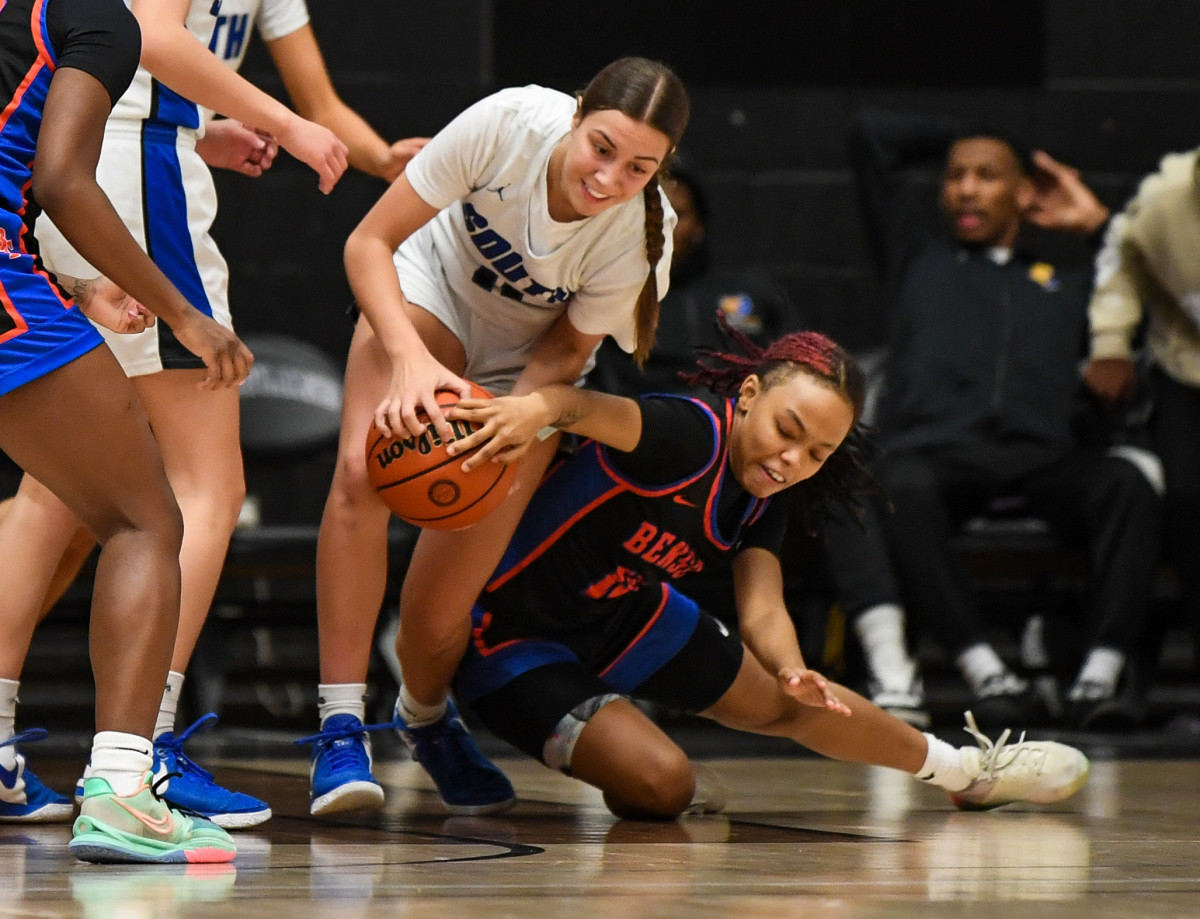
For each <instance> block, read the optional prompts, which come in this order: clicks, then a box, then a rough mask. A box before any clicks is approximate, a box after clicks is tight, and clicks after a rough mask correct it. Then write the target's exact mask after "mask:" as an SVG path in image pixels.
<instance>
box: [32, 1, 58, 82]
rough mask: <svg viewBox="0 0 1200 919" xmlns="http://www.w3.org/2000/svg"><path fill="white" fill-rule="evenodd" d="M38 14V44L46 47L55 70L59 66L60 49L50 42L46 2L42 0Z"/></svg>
mask: <svg viewBox="0 0 1200 919" xmlns="http://www.w3.org/2000/svg"><path fill="white" fill-rule="evenodd" d="M38 6H39V9H38V16H37V23H38V33H39V35H38V39H37V44H38V46H39V47H40V48H44V49H45V52H46V56H47V57H48V58H49V59H50V61H49V63H50V69H51V70H53V69H54V68H55V67H57V66H58V49H57V48H55V47H54V45H53V44H52V43H51V42H50V28H49V26H47V25H46V2H45V0H40V2H39V4H38Z"/></svg>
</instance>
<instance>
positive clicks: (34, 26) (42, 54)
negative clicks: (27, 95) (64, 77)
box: [29, 0, 55, 73]
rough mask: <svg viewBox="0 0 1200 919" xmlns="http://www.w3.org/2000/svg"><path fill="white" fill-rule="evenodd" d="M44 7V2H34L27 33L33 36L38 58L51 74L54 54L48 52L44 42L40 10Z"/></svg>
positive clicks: (44, 36) (50, 51) (48, 48)
mask: <svg viewBox="0 0 1200 919" xmlns="http://www.w3.org/2000/svg"><path fill="white" fill-rule="evenodd" d="M45 5H46V0H34V4H33V11H32V12H31V13H30V17H29V19H30V21H29V31H30V33H31V34H32V35H33V43H34V44H35V45H37V50H38V57H39V58H40V59H42V60H43V61H45V62H46V66H47V67H49V68H50V72H51V73H53V72H54V70H55V57H54V52H53V51H52V50H50V43H49V42H48V41H47V40H46V35H45V29H44V28H43V23H42V19H43V17H42V8H43V7H44V6H45Z"/></svg>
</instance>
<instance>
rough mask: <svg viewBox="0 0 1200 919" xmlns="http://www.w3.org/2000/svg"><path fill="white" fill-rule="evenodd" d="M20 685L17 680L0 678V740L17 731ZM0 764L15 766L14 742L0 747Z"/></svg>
mask: <svg viewBox="0 0 1200 919" xmlns="http://www.w3.org/2000/svg"><path fill="white" fill-rule="evenodd" d="M20 686H21V682H20V681H19V680H0V740H8V739H9V738H10V737H12V736H13V734H15V733H16V731H17V690H18V689H19V688H20ZM0 766H3V767H4V768H5V769H16V768H17V748H16V745H15V744H9V745H8V746H7V747H0Z"/></svg>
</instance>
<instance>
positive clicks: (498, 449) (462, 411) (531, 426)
mask: <svg viewBox="0 0 1200 919" xmlns="http://www.w3.org/2000/svg"><path fill="white" fill-rule="evenodd" d="M449 415H450V418H451V419H454V420H460V419H461V420H463V421H469V422H471V424H473V425H475V426H476V427H477V430H476V431H475V432H474V433H473V434H470V435H468V436H467V437H464V438H462V439H460V440H456V441H455V442H454V443H453V444H451V445H450V446H448V447H447V448H446V450H447V452H448V453H450V454H451V455H452V456H453V455H455V454H459V453H467V452H468V451H470V450H471V449H472V448H474V447H477V446H478V447H480V449H479V452H478V453H475V454H473V455H472V456H470V457H469V458H468V459H467V460H466V461H465V462H464V463H463V467H462V468H463V472H470V471H471V470H472V469H474V468H475V467H477V466H480V465H482V464H483V463H486V462H488V461H489V460H492V459H495V460H496V461H497V462H500V463H504V464H505V465H507V464H509V463H514V462H516V461H517V460H518V459H520V458H521V457H522V456H524V455H525V451H527V450H528V449H529V446H530V444H532V443H533V440H534V438H535V437H536V436H537V434H538V432H539V431H540V430H542V428H544V427H545V426H546V425H547V424H548V423H549V422H550V420H551V415H550V413H549V411H548V409H547V406H546V399H545V397H544V396H542V395H541V394H540V393H536V392H534V393H530V394H529V395H526V396H498V397H497V398H495V399H464V400H463V401H462V402H459V403H458V404H457V405H455V406H454V407H453V408H451V409H450V412H449ZM480 445H482V446H480Z"/></svg>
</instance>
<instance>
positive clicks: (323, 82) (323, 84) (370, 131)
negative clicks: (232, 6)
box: [267, 25, 429, 182]
mask: <svg viewBox="0 0 1200 919" xmlns="http://www.w3.org/2000/svg"><path fill="white" fill-rule="evenodd" d="M267 50H268V51H269V52H270V54H271V59H272V60H273V61H274V62H275V67H276V69H278V71H279V75H280V77H282V79H283V85H284V88H285V89H286V90H287V92H288V96H290V97H291V100H292V103H293V104H294V105H295V106H296V111H297V112H299V113H300V114H301V115H303V116H304V117H305V118H307V119H308V120H309V121H315V122H316V123H317V124H320V125H324V126H325V127H327V128H329V130H331V131H332V132H333V133H334V134H336V135H337V136H338V137H339V138H341V140H342V142H343V143H344V144H345V145H346V147H347V148H348V151H349V153H348V156H349V160H350V165H351V166H353V167H354V168H355V169H358V170H360V171H362V172H365V173H366V174H367V175H372V176H376V177H377V178H380V179H384V180H385V181H388V182H392V181H394V180H395V179H396V177H397V176H399V175H400V173H401V172H403V171H404V167H405V166H406V165H408V161H409V160H410V159H412V158H413V156H415V155H416V153H417V151H418V150H420V149H421V148H422V147H423V146H425V143H426V141H428V139H429V138H427V137H409V138H406V139H404V140H399V141H396V142H395V143H393V144H389V143H388V142H387V141H386V140H384V139H383V138H382V137H380V136H379V134H377V133H376V132H375V129H374V128H372V127H371V126H370V125H369V124H367V122H366V120H365V119H363V117H362V116H361V115H359V114H358V112H356V111H354V109H352V108H350V106H348V105H347V104H346V103H345V102H344V101H343V100H342V98H341V97H340V96H339V95H338V94H337V91H336V90H335V89H334V87H333V82H332V81H331V80H330V79H329V71H328V70H327V69H326V67H325V59H324V57H323V56H322V55H321V49H320V46H319V45H318V44H317V39H316V36H315V35H314V34H313V30H312V26H310V25H305V26H303V27H302V28H300V29H297V30H296V31H295V32H292V33H291V34H289V35H285V36H283V37H282V38H278V39H275V40H274V41H270V42H267Z"/></svg>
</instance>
